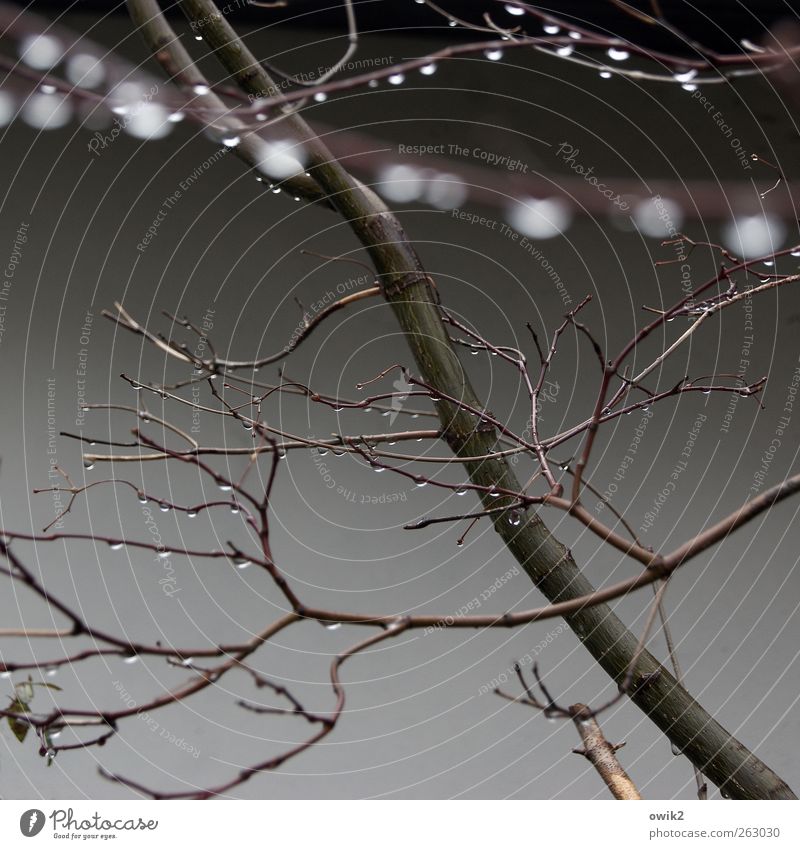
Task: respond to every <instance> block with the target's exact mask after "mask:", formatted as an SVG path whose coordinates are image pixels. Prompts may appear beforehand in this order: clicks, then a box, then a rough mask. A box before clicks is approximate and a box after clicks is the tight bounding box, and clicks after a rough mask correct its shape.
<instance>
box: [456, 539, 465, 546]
mask: <svg viewBox="0 0 800 849" xmlns="http://www.w3.org/2000/svg"><path fill="white" fill-rule="evenodd" d="M456 545H457V546H458V547H459V548H461V546H462V545H464V540H463V539H457V540H456Z"/></svg>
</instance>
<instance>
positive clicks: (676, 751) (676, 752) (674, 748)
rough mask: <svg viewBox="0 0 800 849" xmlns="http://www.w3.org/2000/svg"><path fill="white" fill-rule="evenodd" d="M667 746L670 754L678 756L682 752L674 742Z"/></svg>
mask: <svg viewBox="0 0 800 849" xmlns="http://www.w3.org/2000/svg"><path fill="white" fill-rule="evenodd" d="M669 748H670V750H671V751H672V754H673V755H675V757H676V758H679V757H680V756H681V755H682V754H683V752H682V751H681V748H680V746H678V745H676V744H675V743H670V744H669Z"/></svg>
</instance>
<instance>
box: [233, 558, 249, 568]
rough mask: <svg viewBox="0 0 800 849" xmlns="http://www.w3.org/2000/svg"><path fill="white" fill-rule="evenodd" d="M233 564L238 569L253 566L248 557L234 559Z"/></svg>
mask: <svg viewBox="0 0 800 849" xmlns="http://www.w3.org/2000/svg"><path fill="white" fill-rule="evenodd" d="M233 563H234V565H235V566H236V568H237V569H246V568H247V567H248V566H250V565H252V564H251V562H250V561H249V560H248V559H247V558H246V557H234V558H233Z"/></svg>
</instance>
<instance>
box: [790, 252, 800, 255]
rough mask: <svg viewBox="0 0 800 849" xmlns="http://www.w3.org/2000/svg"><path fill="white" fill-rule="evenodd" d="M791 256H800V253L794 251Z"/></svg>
mask: <svg viewBox="0 0 800 849" xmlns="http://www.w3.org/2000/svg"><path fill="white" fill-rule="evenodd" d="M790 256H800V251H792V252H791V254H790Z"/></svg>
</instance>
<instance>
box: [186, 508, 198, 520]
mask: <svg viewBox="0 0 800 849" xmlns="http://www.w3.org/2000/svg"><path fill="white" fill-rule="evenodd" d="M186 515H187V516H188V517H189V518H190V519H194V518H195V516H197V510H187V511H186Z"/></svg>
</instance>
